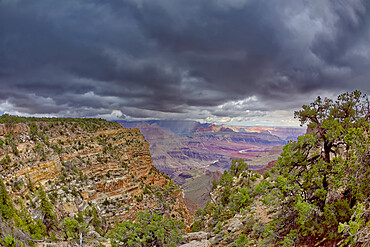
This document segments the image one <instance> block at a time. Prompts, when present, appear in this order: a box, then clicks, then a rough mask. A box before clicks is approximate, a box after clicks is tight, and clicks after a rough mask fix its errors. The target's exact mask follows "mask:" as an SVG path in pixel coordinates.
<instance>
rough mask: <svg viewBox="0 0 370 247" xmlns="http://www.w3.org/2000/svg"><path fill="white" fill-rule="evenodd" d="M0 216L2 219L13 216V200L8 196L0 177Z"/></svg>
mask: <svg viewBox="0 0 370 247" xmlns="http://www.w3.org/2000/svg"><path fill="white" fill-rule="evenodd" d="M0 216H1V218H3V219H4V220H9V219H11V218H13V216H14V207H13V201H12V199H11V198H10V197H9V194H8V191H7V190H6V188H5V184H4V182H3V180H2V179H0Z"/></svg>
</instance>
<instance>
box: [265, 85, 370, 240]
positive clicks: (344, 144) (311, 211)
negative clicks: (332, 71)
mask: <svg viewBox="0 0 370 247" xmlns="http://www.w3.org/2000/svg"><path fill="white" fill-rule="evenodd" d="M295 117H296V118H298V119H299V120H300V122H301V124H302V125H304V124H307V127H308V133H307V134H306V135H305V136H301V137H299V138H298V140H297V141H296V142H290V143H288V144H287V145H286V146H285V147H284V149H283V153H282V154H281V157H280V158H279V160H278V162H277V165H276V168H275V176H274V180H273V182H272V183H271V188H272V193H274V195H276V197H277V198H278V200H277V202H278V205H276V206H277V207H278V208H279V210H278V213H277V215H276V216H277V217H276V218H275V221H274V223H273V224H271V226H272V228H273V232H274V236H276V239H279V238H280V239H282V238H285V240H284V241H285V242H284V243H285V244H287V245H290V244H292V243H294V242H296V243H297V242H299V241H300V240H302V239H304V238H306V237H308V236H311V238H312V236H315V237H320V238H321V237H322V238H323V237H326V238H328V239H340V238H342V237H343V235H341V234H342V233H338V226H339V225H340V224H345V223H346V222H349V221H350V220H351V217H352V218H353V214H354V213H355V212H356V208H357V207H358V206H359V205H361V207H365V208H367V209H370V208H369V199H370V188H369V184H370V166H369V164H370V150H369V147H370V138H369V134H370V132H369V131H370V128H369V118H370V104H369V100H368V98H367V97H366V96H365V95H363V94H362V93H361V92H360V91H354V92H352V93H344V94H341V95H339V96H338V98H337V100H335V101H334V100H331V99H328V98H325V99H322V98H320V97H318V98H317V99H316V100H315V101H314V102H313V103H311V104H309V105H304V106H303V107H302V110H300V111H297V112H295ZM364 205H365V206H364ZM366 224H367V225H369V219H367V221H366V220H365V221H364V222H363V226H362V227H366ZM340 230H342V232H343V227H342V229H340ZM347 236H348V235H347ZM289 239H290V240H289ZM289 241H290V242H289Z"/></svg>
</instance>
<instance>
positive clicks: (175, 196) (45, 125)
mask: <svg viewBox="0 0 370 247" xmlns="http://www.w3.org/2000/svg"><path fill="white" fill-rule="evenodd" d="M0 118H1V119H0V120H1V121H2V122H6V123H3V124H0V173H1V177H0V178H1V179H2V180H3V181H4V184H5V186H6V187H5V188H6V190H7V191H8V193H9V196H10V198H11V199H12V200H13V201H14V202H16V203H15V208H16V209H19V210H21V209H22V208H25V209H26V210H27V211H29V212H30V213H31V215H32V217H33V218H36V219H42V218H43V215H42V210H41V209H40V208H41V205H42V201H40V200H41V199H40V195H39V191H45V193H46V194H47V195H48V197H49V198H50V199H51V201H52V211H53V212H54V214H55V217H56V221H57V222H63V220H64V219H69V218H72V219H73V218H74V217H76V215H79V214H80V213H84V214H85V213H86V212H95V213H94V214H95V217H97V219H98V220H99V222H100V223H99V224H96V225H94V226H93V225H92V226H91V227H90V228H89V232H92V233H93V234H95V236H96V235H97V236H98V237H94V238H93V239H95V240H96V239H99V238H102V236H101V235H104V234H105V233H106V232H107V231H108V230H109V229H110V228H111V227H112V226H113V225H114V224H115V222H121V221H123V220H129V221H133V220H135V217H136V215H137V213H138V212H141V211H145V210H146V209H149V208H150V209H153V208H158V207H160V205H162V204H163V203H170V205H169V206H168V207H167V208H166V209H165V211H166V212H162V213H164V214H168V215H172V216H173V217H176V218H178V219H179V220H181V221H183V222H184V223H186V224H188V223H189V219H190V218H189V214H188V211H187V208H186V206H185V204H184V203H183V198H182V197H183V195H182V192H181V190H180V189H179V188H178V186H177V185H176V184H174V183H173V182H172V181H171V179H170V177H169V176H168V175H166V174H164V173H163V172H160V171H158V170H157V169H156V168H155V167H154V166H153V165H152V158H151V155H150V152H149V143H148V142H147V141H146V140H145V138H144V136H143V135H142V134H141V133H140V131H139V130H138V129H126V128H123V127H121V126H120V125H119V124H117V123H114V122H108V121H106V120H102V119H33V118H31V119H27V118H17V117H11V116H2V117H0ZM6 118H10V120H8V119H6ZM90 222H91V220H90ZM3 233H4V234H5V233H6V231H5V230H3ZM55 234H56V236H57V237H58V236H61V234H62V233H59V232H58V231H56V232H55Z"/></svg>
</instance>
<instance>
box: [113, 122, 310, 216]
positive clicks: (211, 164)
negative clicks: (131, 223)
mask: <svg viewBox="0 0 370 247" xmlns="http://www.w3.org/2000/svg"><path fill="white" fill-rule="evenodd" d="M117 122H118V123H119V124H121V125H122V126H123V127H125V128H138V129H140V131H141V133H143V135H144V136H145V138H146V140H147V141H148V142H149V143H150V153H151V156H152V159H153V165H154V166H155V167H156V168H157V169H158V170H160V171H162V172H165V173H166V174H169V175H170V176H171V178H172V179H173V180H174V181H175V182H176V183H177V184H179V185H181V186H182V187H183V190H184V193H185V198H186V199H187V200H189V201H190V202H192V203H189V204H191V206H189V208H193V207H194V205H196V206H195V209H197V208H199V207H202V206H204V205H205V203H206V202H207V201H208V200H209V199H210V197H209V191H210V188H211V183H212V181H213V180H215V179H218V178H219V177H220V176H221V175H222V173H223V171H224V170H226V169H228V168H229V167H230V165H231V161H232V159H244V160H245V161H246V162H247V163H248V165H249V168H250V169H252V170H259V169H263V168H264V167H265V166H266V165H268V164H269V163H271V162H272V161H274V160H277V158H278V156H279V155H280V153H281V150H282V146H283V145H285V144H286V143H287V142H288V141H290V140H296V139H297V137H298V136H300V135H304V134H305V131H306V130H305V129H304V128H299V127H260V126H249V127H248V126H247V127H246V126H230V125H214V124H201V123H199V122H196V121H190V120H184V121H181V120H147V121H117ZM192 211H194V210H192Z"/></svg>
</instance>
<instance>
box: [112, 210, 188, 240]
mask: <svg viewBox="0 0 370 247" xmlns="http://www.w3.org/2000/svg"><path fill="white" fill-rule="evenodd" d="M184 228H185V226H184V224H183V223H182V222H179V221H176V220H174V219H173V218H172V217H165V216H163V215H159V214H156V213H154V212H150V211H145V212H141V213H139V214H138V215H137V222H129V221H124V222H122V223H120V224H118V225H116V227H115V228H114V230H112V232H111V233H110V238H111V243H112V246H113V247H115V246H176V244H178V243H180V242H181V241H182V237H181V231H182V229H184Z"/></svg>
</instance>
